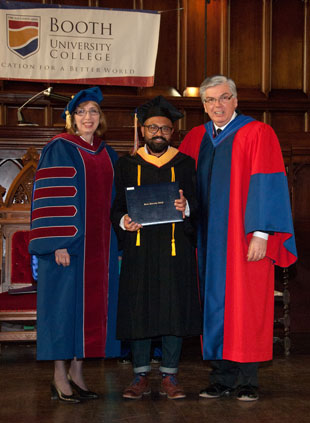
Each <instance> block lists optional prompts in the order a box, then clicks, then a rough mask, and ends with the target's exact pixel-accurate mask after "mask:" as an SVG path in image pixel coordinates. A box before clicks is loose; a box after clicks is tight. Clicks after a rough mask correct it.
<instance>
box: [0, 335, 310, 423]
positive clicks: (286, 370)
mask: <svg viewBox="0 0 310 423" xmlns="http://www.w3.org/2000/svg"><path fill="white" fill-rule="evenodd" d="M292 338H293V339H292V341H293V347H292V354H291V356H290V357H289V358H285V357H284V356H283V354H282V351H281V348H280V346H276V349H275V357H274V360H273V361H272V362H268V363H265V364H263V365H262V366H261V368H260V373H259V375H260V400H259V401H257V402H253V403H242V402H240V401H237V400H236V399H234V398H222V399H219V400H218V399H212V400H210V399H202V398H201V399H199V397H198V392H199V390H200V389H202V388H204V387H205V386H206V385H207V383H208V382H207V381H208V374H209V372H210V368H209V365H208V363H207V362H203V361H202V360H201V358H200V350H199V339H198V338H193V339H187V340H186V341H185V343H184V348H183V354H182V360H181V364H180V373H179V381H180V383H181V384H182V385H183V387H184V389H185V391H186V393H187V398H186V399H184V400H175V401H173V400H168V399H167V398H165V397H162V396H160V395H159V393H158V390H159V386H160V375H159V372H158V365H154V366H153V370H152V375H151V378H150V379H151V386H152V393H151V395H149V396H146V397H144V398H143V399H142V400H134V401H133V400H125V399H123V398H122V396H121V392H122V390H123V389H124V388H125V387H126V386H127V384H128V383H129V382H130V381H131V379H132V369H131V365H128V364H127V365H124V364H120V363H119V361H118V360H117V359H110V360H99V359H96V360H87V361H86V362H85V377H86V380H87V383H88V385H89V387H90V389H92V390H95V391H97V392H99V393H100V394H101V397H100V399H99V400H93V401H88V402H84V403H81V404H77V405H71V404H70V405H68V404H64V403H60V402H58V401H52V400H51V399H50V390H49V389H50V382H51V378H52V363H50V362H37V361H36V360H35V346H34V344H32V345H25V344H24V345H17V344H7V345H4V346H3V347H2V353H1V355H0V422H1V423H11V422H12V423H13V422H14V423H56V422H57V423H69V422H73V423H99V422H105V423H161V422H163V423H202V422H207V423H226V422H227V423H292V422H298V423H306V422H307V423H308V422H309V421H310V417H309V416H310V349H309V345H310V334H309V333H307V334H299V335H298V336H297V335H296V336H293V337H292Z"/></svg>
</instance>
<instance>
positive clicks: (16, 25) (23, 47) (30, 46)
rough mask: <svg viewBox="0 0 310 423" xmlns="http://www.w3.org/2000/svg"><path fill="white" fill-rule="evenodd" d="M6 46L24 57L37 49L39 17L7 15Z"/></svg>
mask: <svg viewBox="0 0 310 423" xmlns="http://www.w3.org/2000/svg"><path fill="white" fill-rule="evenodd" d="M6 22H7V46H8V48H9V50H10V51H12V52H13V53H14V54H16V55H17V56H19V57H20V58H22V59H26V58H27V57H29V56H32V55H33V54H35V53H36V52H37V51H39V44H40V43H39V41H40V17H39V16H26V15H7V21H6Z"/></svg>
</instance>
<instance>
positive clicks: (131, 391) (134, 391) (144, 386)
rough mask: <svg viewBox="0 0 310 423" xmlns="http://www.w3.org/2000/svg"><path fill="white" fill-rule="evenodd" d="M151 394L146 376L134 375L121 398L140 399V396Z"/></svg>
mask: <svg viewBox="0 0 310 423" xmlns="http://www.w3.org/2000/svg"><path fill="white" fill-rule="evenodd" d="M150 393H151V388H150V385H149V381H148V378H147V376H141V375H136V377H135V378H134V380H133V381H132V382H131V384H130V385H129V386H128V388H126V389H125V390H124V392H123V398H129V399H140V398H142V395H148V394H150Z"/></svg>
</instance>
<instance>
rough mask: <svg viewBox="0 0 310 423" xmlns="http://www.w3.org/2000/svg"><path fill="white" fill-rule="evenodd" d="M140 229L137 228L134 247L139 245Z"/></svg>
mask: <svg viewBox="0 0 310 423" xmlns="http://www.w3.org/2000/svg"><path fill="white" fill-rule="evenodd" d="M140 245H141V244H140V229H138V230H137V238H136V247H140Z"/></svg>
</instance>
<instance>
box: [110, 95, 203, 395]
mask: <svg viewBox="0 0 310 423" xmlns="http://www.w3.org/2000/svg"><path fill="white" fill-rule="evenodd" d="M137 116H138V120H139V122H140V124H141V132H142V135H143V137H144V141H145V145H144V146H143V147H140V148H139V149H138V150H137V151H136V152H135V154H132V155H126V156H124V157H121V158H120V159H119V160H118V162H117V163H116V168H115V184H116V197H115V201H114V204H113V206H112V212H111V219H112V223H113V226H114V229H115V230H116V232H117V234H118V239H119V243H120V249H122V250H123V258H122V267H121V274H120V286H119V302H118V320H117V338H119V339H122V340H130V341H131V349H132V357H133V368H134V373H135V378H134V380H133V382H132V383H131V384H130V385H129V386H128V388H126V389H125V391H124V392H123V397H124V398H130V399H138V398H141V397H142V395H145V394H149V393H150V392H151V389H150V385H149V381H148V377H147V373H148V372H149V371H150V348H151V340H152V338H155V337H161V338H162V362H161V366H160V368H159V370H160V372H161V373H162V383H161V389H160V393H161V394H162V395H167V396H168V398H170V399H179V398H184V397H185V393H184V391H183V389H182V388H181V386H180V385H179V383H178V381H177V378H176V373H177V372H178V364H179V358H180V354H181V348H182V338H183V337H184V336H190V335H199V334H200V333H201V314H200V305H199V299H198V287H197V278H196V258H195V232H196V231H195V216H196V214H197V203H196V196H195V163H194V160H193V159H191V158H190V157H188V156H186V155H184V154H182V153H180V152H179V151H178V150H177V149H176V148H174V147H171V146H170V139H171V136H172V134H173V131H174V129H173V122H174V121H176V120H178V119H180V118H181V117H183V115H182V113H180V112H179V111H178V110H177V109H176V108H175V107H174V106H173V105H171V104H170V103H169V102H168V101H167V100H166V99H165V98H164V97H162V96H158V97H156V98H154V99H152V100H150V101H149V102H148V103H145V104H144V105H142V106H140V107H139V108H138V109H137ZM174 181H177V182H178V183H179V188H180V191H179V194H180V197H179V198H178V199H176V201H175V204H174V205H175V207H176V209H177V210H179V211H181V212H182V215H183V221H182V222H178V223H163V224H156V225H150V226H144V227H142V226H141V225H140V224H139V222H134V221H132V220H131V218H130V216H128V214H127V206H126V197H125V188H126V187H131V186H136V185H145V184H158V183H162V182H165V183H166V182H174Z"/></svg>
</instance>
